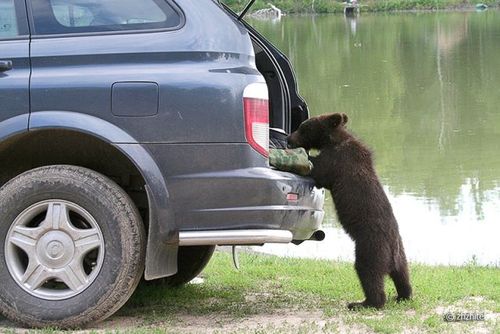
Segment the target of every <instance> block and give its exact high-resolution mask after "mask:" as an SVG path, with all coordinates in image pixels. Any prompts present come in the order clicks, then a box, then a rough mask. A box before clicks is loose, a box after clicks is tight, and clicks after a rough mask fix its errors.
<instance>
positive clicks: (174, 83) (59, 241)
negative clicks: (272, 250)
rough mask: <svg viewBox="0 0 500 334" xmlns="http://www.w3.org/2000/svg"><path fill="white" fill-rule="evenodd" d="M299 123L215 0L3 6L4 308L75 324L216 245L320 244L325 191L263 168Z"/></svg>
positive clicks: (0, 258)
mask: <svg viewBox="0 0 500 334" xmlns="http://www.w3.org/2000/svg"><path fill="white" fill-rule="evenodd" d="M307 118H308V110H307V106H306V104H305V102H304V101H303V99H302V98H301V97H300V96H299V95H298V93H297V87H296V82H295V77H294V74H293V70H292V68H291V66H290V64H289V62H288V60H287V59H286V57H285V56H283V54H281V53H280V52H279V51H278V50H277V49H276V48H275V47H274V46H273V45H272V44H270V43H269V42H268V41H266V40H265V39H264V38H263V37H262V36H261V35H259V34H258V33H257V32H256V31H255V30H254V29H252V27H250V26H249V25H247V23H245V22H244V21H242V20H240V19H239V18H238V17H237V16H236V15H235V14H234V13H232V12H231V11H229V10H228V9H227V8H225V7H224V6H223V5H222V4H220V3H218V2H217V1H213V0H182V1H181V0H179V1H172V0H0V162H1V165H0V186H1V189H0V282H2V283H1V284H0V310H1V311H2V313H3V314H4V315H6V316H7V317H9V318H11V319H13V320H15V321H18V322H21V323H23V324H26V325H28V326H34V327H40V326H57V327H63V328H65V327H79V326H83V325H85V324H87V323H90V322H94V321H98V320H102V319H104V318H106V317H108V316H110V315H111V314H113V313H114V312H115V311H117V310H118V309H119V308H120V307H121V306H122V305H123V304H124V303H125V302H126V301H127V299H128V298H129V297H130V295H131V294H132V292H133V291H134V289H135V288H136V287H137V285H138V284H139V282H140V281H141V278H143V277H144V278H145V280H158V282H159V283H160V284H167V285H181V284H184V283H186V282H188V281H189V280H191V279H192V278H193V277H195V276H196V275H197V274H199V273H200V272H201V270H202V269H203V268H204V267H205V265H206V264H207V262H208V260H209V259H210V257H211V255H212V253H213V251H214V247H215V245H261V244H264V243H268V242H278V243H288V242H292V241H293V242H295V243H300V242H301V241H303V240H308V239H314V238H315V236H316V235H319V234H321V233H319V234H317V233H316V231H317V230H318V228H319V225H320V222H321V220H322V218H323V211H322V206H323V200H324V194H323V191H321V190H318V189H316V188H315V187H314V183H313V181H312V180H311V179H309V178H304V177H300V176H297V175H294V174H290V173H286V172H280V171H278V170H275V169H273V168H271V167H270V166H269V161H268V151H269V146H270V143H273V144H272V145H274V146H277V147H280V146H281V147H283V146H284V145H286V143H283V140H281V139H282V138H283V137H285V136H286V134H287V133H290V132H291V131H293V130H295V129H296V128H297V127H298V125H299V124H300V123H301V122H302V121H304V120H305V119H307Z"/></svg>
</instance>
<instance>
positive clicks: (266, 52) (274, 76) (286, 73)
mask: <svg viewBox="0 0 500 334" xmlns="http://www.w3.org/2000/svg"><path fill="white" fill-rule="evenodd" d="M252 4H253V1H250V2H249V4H248V5H247V6H246V7H245V9H244V10H243V11H242V14H240V15H238V14H236V13H234V12H233V11H232V10H231V9H229V8H228V7H227V6H226V5H224V4H221V5H222V6H223V7H224V8H225V9H226V11H227V12H228V13H229V14H230V15H232V16H233V17H234V18H236V19H237V20H239V21H240V22H241V23H242V24H243V25H244V26H245V27H246V29H247V30H248V32H249V34H250V38H251V39H252V43H253V47H254V50H255V62H256V65H257V69H258V70H259V72H260V73H261V74H262V75H263V76H264V78H265V80H266V83H267V86H268V90H269V126H270V128H271V133H270V136H269V138H270V145H271V147H281V148H284V147H282V146H283V145H286V135H287V134H289V133H291V132H293V131H295V130H296V129H297V128H298V127H299V125H300V123H302V122H303V121H305V120H306V119H308V118H309V110H308V108H307V104H306V102H305V101H304V99H303V98H302V97H301V96H300V95H299V93H298V87H297V80H296V77H295V73H294V71H293V68H292V65H291V64H290V61H289V60H288V58H287V57H286V56H285V55H284V54H283V53H282V52H281V51H280V50H279V49H278V48H277V47H276V46H274V45H273V44H272V43H271V42H269V41H268V40H267V39H266V38H265V37H264V36H262V35H261V34H260V33H259V32H258V31H257V30H255V29H254V28H253V27H252V26H251V25H250V24H248V23H247V22H246V21H244V20H243V16H244V14H245V13H246V12H247V11H248V9H249V8H250V6H251V5H252ZM279 143H281V146H278V145H279Z"/></svg>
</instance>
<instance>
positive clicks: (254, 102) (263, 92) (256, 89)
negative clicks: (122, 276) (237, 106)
mask: <svg viewBox="0 0 500 334" xmlns="http://www.w3.org/2000/svg"><path fill="white" fill-rule="evenodd" d="M243 109H244V114H245V136H246V139H247V141H248V143H249V144H250V146H252V147H253V148H254V149H255V150H256V151H257V152H259V153H260V154H262V155H263V156H265V157H268V156H269V97H268V92H267V85H266V84H265V83H253V84H250V85H248V86H247V87H246V88H245V91H244V92H243Z"/></svg>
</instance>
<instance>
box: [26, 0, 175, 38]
mask: <svg viewBox="0 0 500 334" xmlns="http://www.w3.org/2000/svg"><path fill="white" fill-rule="evenodd" d="M32 6H33V11H32V13H33V18H34V26H35V34H37V35H51V34H72V33H92V32H109V31H126V30H144V29H166V28H175V27H178V26H179V25H180V24H181V16H180V14H179V12H178V11H177V10H176V9H175V8H174V6H173V5H172V4H170V3H169V2H167V1H165V0H140V1H138V0H32Z"/></svg>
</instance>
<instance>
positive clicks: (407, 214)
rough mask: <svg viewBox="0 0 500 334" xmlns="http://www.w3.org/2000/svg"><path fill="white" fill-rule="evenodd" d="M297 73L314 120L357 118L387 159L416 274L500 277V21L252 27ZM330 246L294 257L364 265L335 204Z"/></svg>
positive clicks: (382, 160) (466, 18)
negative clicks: (467, 270) (334, 115)
mask: <svg viewBox="0 0 500 334" xmlns="http://www.w3.org/2000/svg"><path fill="white" fill-rule="evenodd" d="M251 22H252V24H253V25H254V26H256V27H257V29H258V30H259V31H261V32H262V33H263V34H264V35H265V36H267V37H268V38H269V39H270V40H271V41H273V42H274V43H275V44H276V45H278V46H279V47H280V49H281V50H282V51H283V52H284V53H285V54H287V55H288V56H289V58H290V60H291V62H292V63H293V64H294V66H295V69H296V72H297V76H298V80H299V86H300V92H301V94H302V95H303V96H304V97H305V99H306V100H307V102H308V104H309V106H310V110H311V114H312V115H319V114H322V113H329V112H345V113H347V114H348V115H349V116H350V123H349V128H350V129H351V130H352V131H353V132H355V133H356V134H357V135H358V136H359V137H360V138H362V139H363V140H364V141H365V142H366V143H368V144H369V146H370V147H371V148H372V149H373V150H374V151H375V157H376V168H377V171H378V173H379V176H380V178H381V180H382V183H383V184H384V187H385V189H386V191H387V194H388V196H389V198H390V201H391V203H392V205H393V209H394V212H395V215H396V217H397V219H398V222H399V226H400V232H401V235H402V238H403V241H404V244H405V248H406V252H407V256H408V258H409V260H410V261H412V262H421V263H428V264H445V265H447V264H455V265H461V264H464V263H471V262H473V263H479V264H483V265H497V266H498V265H500V12H496V11H490V10H488V11H486V12H481V13H476V12H443V13H403V14H401V13H398V14H386V15H374V14H364V13H363V14H361V15H360V16H359V17H358V18H355V19H346V18H344V17H343V16H341V15H328V16H287V17H283V18H282V19H281V20H280V21H276V22H273V21H258V20H255V19H254V20H251ZM325 210H326V213H327V214H326V218H325V221H324V227H325V228H324V230H325V232H326V233H327V238H326V240H325V241H323V242H312V241H309V242H305V243H303V244H302V245H300V246H294V245H266V246H264V247H262V248H257V250H260V251H263V252H267V253H273V254H278V255H283V256H299V257H314V258H328V259H341V260H353V249H354V246H353V243H352V242H351V240H350V239H349V238H348V237H347V235H346V234H345V233H344V232H343V231H342V229H341V228H340V227H339V225H338V223H337V222H336V218H335V213H334V209H333V205H332V201H331V198H330V197H328V198H327V201H326V208H325Z"/></svg>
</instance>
